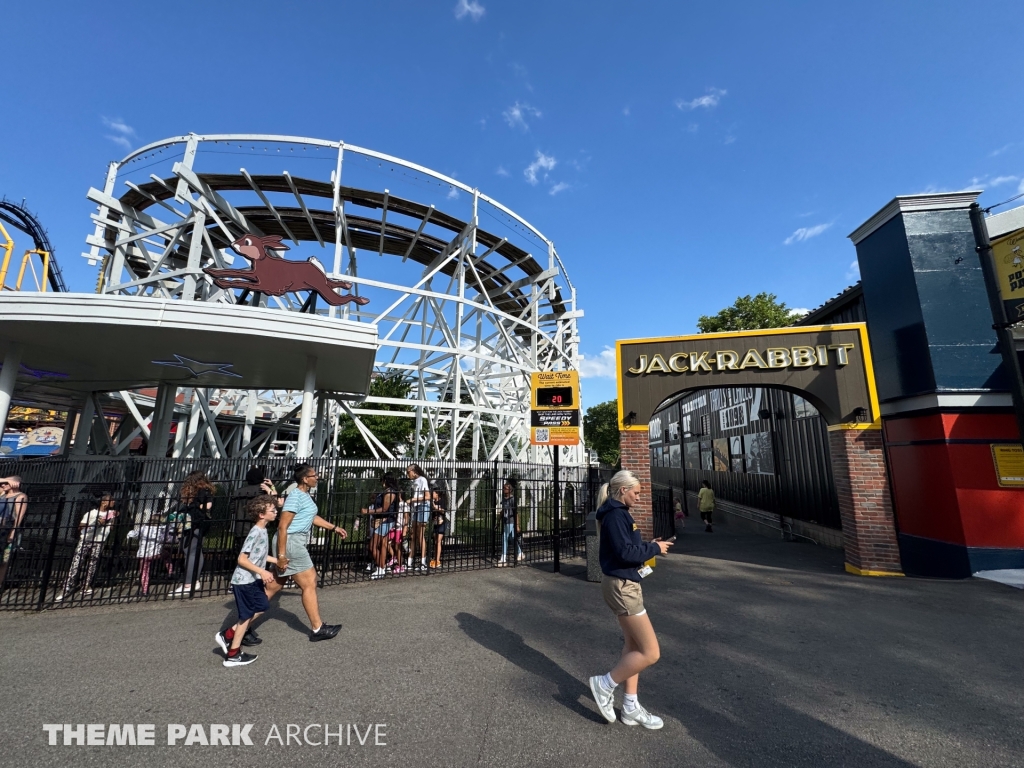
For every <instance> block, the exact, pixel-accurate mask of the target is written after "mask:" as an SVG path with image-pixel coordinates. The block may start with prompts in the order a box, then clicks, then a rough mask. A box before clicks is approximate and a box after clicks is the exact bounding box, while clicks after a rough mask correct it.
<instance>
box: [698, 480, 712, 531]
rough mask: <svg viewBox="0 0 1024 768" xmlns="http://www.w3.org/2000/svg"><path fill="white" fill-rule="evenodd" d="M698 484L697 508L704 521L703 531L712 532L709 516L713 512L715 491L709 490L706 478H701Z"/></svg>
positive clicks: (709, 485) (709, 486)
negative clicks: (699, 486)
mask: <svg viewBox="0 0 1024 768" xmlns="http://www.w3.org/2000/svg"><path fill="white" fill-rule="evenodd" d="M700 485H701V489H700V490H699V491H697V509H698V511H699V512H700V519H701V520H703V521H704V526H705V528H704V533H714V532H715V531H714V529H713V528H712V527H711V525H712V521H711V516H712V515H713V514H714V512H715V492H714V491H713V490H711V483H709V482H708V481H707V480H702V481H701V484H700Z"/></svg>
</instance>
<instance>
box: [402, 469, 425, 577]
mask: <svg viewBox="0 0 1024 768" xmlns="http://www.w3.org/2000/svg"><path fill="white" fill-rule="evenodd" d="M405 473H406V476H407V477H408V478H409V479H410V480H412V499H411V500H410V503H411V505H412V535H411V537H410V540H409V562H408V564H407V567H408V568H409V570H410V571H411V570H413V561H414V560H415V559H416V546H417V544H418V545H419V549H420V562H419V565H417V566H416V569H417V570H420V571H426V570H427V534H426V530H427V523H429V522H430V516H431V513H430V481H429V480H427V476H426V474H425V473H424V472H423V469H422V467H420V465H419V464H410V465H409V467H408V469H406V471H405Z"/></svg>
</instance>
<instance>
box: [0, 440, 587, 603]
mask: <svg viewBox="0 0 1024 768" xmlns="http://www.w3.org/2000/svg"><path fill="white" fill-rule="evenodd" d="M310 463H311V464H312V465H313V466H315V467H316V469H317V471H318V474H319V477H320V483H319V486H318V488H317V491H316V494H315V500H316V503H317V507H318V510H319V514H320V516H321V517H323V518H325V519H327V520H329V521H330V522H331V523H334V524H335V525H339V526H341V527H343V528H345V529H346V531H347V532H348V537H347V538H346V539H344V540H343V539H341V537H339V536H337V535H334V534H331V533H328V532H326V531H324V530H323V529H319V528H314V529H313V531H312V533H311V538H310V543H309V552H310V555H311V556H312V558H313V562H314V565H315V567H316V569H317V575H318V578H319V583H320V584H321V585H333V584H342V583H348V582H355V581H362V580H364V579H365V580H369V578H370V575H371V574H370V571H371V570H372V568H371V567H369V566H370V563H371V556H370V553H369V541H370V538H371V535H370V534H371V533H372V522H371V519H370V518H369V517H368V516H367V514H366V513H365V510H366V509H367V508H368V507H369V506H370V504H371V500H372V498H373V497H374V495H375V494H377V493H378V492H380V490H381V483H380V479H381V477H382V475H383V474H384V473H385V472H389V473H391V474H392V475H393V476H394V477H395V478H396V479H397V480H398V481H399V486H398V487H399V490H400V492H401V494H402V498H403V499H404V500H408V499H409V498H410V497H411V487H412V483H411V481H409V480H407V479H406V475H405V469H406V466H407V462H397V461H395V462H390V461H356V460H321V461H316V460H314V461H311V462H310ZM419 463H420V465H421V466H422V467H423V469H424V470H425V472H426V474H427V476H428V478H429V479H430V482H431V484H432V486H434V487H436V488H439V489H440V490H442V491H443V492H444V493H445V495H446V496H447V498H448V504H447V510H448V515H447V516H448V520H449V523H448V527H447V534H446V535H445V536H444V537H443V539H442V551H441V557H440V560H439V562H438V563H437V567H435V568H429V569H427V570H421V569H419V568H418V567H416V566H418V564H419V560H420V557H421V553H420V551H419V546H418V541H415V542H414V541H410V539H411V538H412V536H411V532H412V531H411V530H410V528H411V526H409V525H408V523H410V522H411V520H410V517H409V516H408V515H406V517H405V522H406V524H407V525H406V535H405V537H404V539H403V540H402V543H401V544H400V545H399V544H397V543H396V550H397V551H396V554H397V555H398V556H397V557H395V558H394V562H393V563H392V567H391V568H390V569H389V571H388V574H387V576H386V578H408V577H412V576H418V575H422V574H427V573H444V572H452V571H462V570H469V569H479V568H490V567H494V566H496V565H498V564H499V563H500V562H501V561H502V560H503V559H504V560H505V564H507V565H509V566H517V565H524V564H530V563H539V562H546V561H554V560H555V558H556V549H557V551H558V553H559V554H560V556H561V558H571V557H576V556H582V555H583V554H585V542H584V536H585V533H584V523H585V518H586V514H587V512H589V511H590V510H591V509H592V508H593V500H594V499H595V498H596V495H597V490H598V487H599V485H600V482H602V481H603V480H606V479H607V478H603V479H602V476H603V474H606V473H602V472H601V471H600V470H597V469H591V468H587V467H562V468H561V469H560V470H559V477H558V482H557V484H556V482H555V477H554V473H553V469H552V467H551V466H550V465H538V464H517V463H507V462H486V463H483V462H430V461H421V462H419ZM293 464H294V462H293V461H287V460H262V461H261V462H260V466H261V467H262V468H263V470H264V471H265V473H266V475H267V477H268V478H270V480H271V481H272V482H273V483H274V485H275V487H276V489H277V490H278V491H279V492H282V493H284V492H286V491H287V490H288V487H289V486H290V485H291V467H292V465H293ZM251 466H252V463H251V462H248V461H238V460H231V459H228V460H219V459H187V460H181V459H155V458H154V459H149V458H138V457H136V458H126V459H111V458H109V457H88V458H81V457H76V458H68V459H64V458H52V459H51V458H47V459H38V460H21V461H13V460H8V461H0V476H6V475H12V474H17V475H20V476H21V478H22V490H23V491H25V492H26V493H27V495H28V499H29V501H28V507H27V512H26V514H25V516H24V519H23V520H22V523H21V525H20V526H19V527H18V529H17V531H16V533H15V539H14V547H13V550H12V552H11V555H10V559H9V562H8V564H7V565H8V568H7V572H6V575H5V578H4V581H3V583H2V584H0V610H42V609H44V608H56V607H65V606H80V605H101V604H114V603H124V602H138V601H155V600H171V599H188V598H190V597H193V596H200V597H202V596H208V595H218V594H226V593H227V592H228V590H229V586H230V580H231V574H232V572H233V571H234V568H235V565H236V561H237V557H238V552H239V549H240V547H241V544H242V541H243V540H244V537H245V535H246V533H247V531H248V527H249V525H250V524H249V523H248V521H247V520H246V519H245V518H244V516H243V513H242V509H243V508H244V504H245V502H246V501H247V500H248V498H249V496H247V495H246V491H245V490H244V486H245V485H246V480H245V476H246V473H247V471H248V470H249V469H250V468H251ZM195 470H202V471H203V472H205V473H206V475H207V477H208V478H209V479H210V481H211V482H212V483H213V484H214V486H215V488H216V491H215V494H214V497H213V507H212V510H211V518H212V519H211V520H210V522H209V524H208V525H207V526H206V530H205V531H204V532H203V533H202V535H196V534H195V533H192V534H189V533H187V532H183V529H184V528H185V526H186V525H187V524H188V521H185V520H183V515H182V514H181V510H182V508H183V506H184V504H183V500H182V499H181V495H180V492H181V484H182V480H183V479H184V478H185V476H186V475H187V474H189V473H190V472H193V471H195ZM510 478H511V479H514V480H515V481H516V482H515V498H516V502H517V505H516V506H517V515H516V516H517V519H518V523H519V525H518V527H519V535H518V536H515V535H512V536H509V537H506V536H505V530H506V526H505V525H504V524H503V521H502V516H501V496H502V486H503V484H504V482H505V481H506V480H507V479H510ZM556 485H557V488H558V495H557V497H556V495H555V494H556V491H555V488H556ZM104 495H109V497H110V500H109V501H108V502H106V505H102V504H101V501H100V500H101V498H102V497H103V496H104ZM103 506H106V507H109V510H108V509H103V508H102V507H103ZM556 509H557V510H558V514H557V515H556V512H555V510H556ZM110 510H112V511H113V512H115V513H116V515H110ZM401 511H402V512H403V513H404V512H406V511H407V509H406V507H405V506H404V505H403V506H402V508H401ZM108 517H109V520H108V519H107V518H108ZM153 526H158V527H159V528H160V529H161V531H162V533H161V534H160V536H161V538H160V540H159V541H157V540H156V539H155V538H154V536H153ZM274 527H275V526H274V524H271V526H269V528H270V533H271V536H273V532H274V531H273V529H274ZM417 538H418V537H417ZM196 539H198V541H196ZM425 539H426V545H427V547H426V549H427V552H426V553H425V559H426V560H427V561H428V562H429V561H432V560H436V559H437V558H436V540H435V537H434V534H433V525H432V524H428V525H427V526H426V529H425ZM410 546H412V547H414V548H415V549H416V550H417V551H416V553H415V558H414V560H413V565H414V568H408V567H406V566H407V565H408V563H409V558H410V555H411V553H410V551H409V549H408V548H409V547H410ZM197 547H199V549H198V550H197V549H196V548H197ZM398 547H401V549H400V550H399V549H398ZM503 553H506V556H505V557H504V558H503ZM520 553H521V556H520ZM196 565H198V566H199V567H198V568H196ZM193 587H194V588H193Z"/></svg>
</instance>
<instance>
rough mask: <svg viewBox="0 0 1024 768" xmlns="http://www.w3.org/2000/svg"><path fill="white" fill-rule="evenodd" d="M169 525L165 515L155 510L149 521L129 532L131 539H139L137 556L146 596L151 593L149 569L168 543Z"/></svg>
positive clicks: (141, 582)
mask: <svg viewBox="0 0 1024 768" xmlns="http://www.w3.org/2000/svg"><path fill="white" fill-rule="evenodd" d="M168 526H169V524H168V523H167V521H166V519H165V518H164V517H163V515H161V514H159V513H157V512H154V513H153V514H152V515H150V517H149V522H147V523H146V524H144V525H140V526H137V527H136V528H134V529H133V530H131V531H129V532H128V538H129V539H138V540H139V548H138V549H137V550H136V551H135V557H137V558H138V560H139V586H140V588H141V591H142V594H143V595H144V596H145V595H148V594H149V571H150V568H151V567H152V565H153V561H154V560H156V559H158V558H160V556H161V555H162V554H163V551H164V545H165V544H166V543H167V536H168Z"/></svg>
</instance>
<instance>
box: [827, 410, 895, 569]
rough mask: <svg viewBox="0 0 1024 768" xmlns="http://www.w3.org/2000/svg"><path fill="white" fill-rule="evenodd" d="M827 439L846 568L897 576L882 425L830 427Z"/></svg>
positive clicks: (893, 521)
mask: <svg viewBox="0 0 1024 768" xmlns="http://www.w3.org/2000/svg"><path fill="white" fill-rule="evenodd" d="M828 443H829V449H830V451H831V453H832V476H833V478H834V479H835V484H836V495H837V496H838V497H839V514H840V517H841V518H842V522H843V548H844V549H845V550H846V570H847V571H849V572H850V573H855V574H857V575H858V576H902V575H903V568H902V566H901V565H900V550H899V546H898V545H897V543H896V523H895V519H894V518H893V513H892V496H891V495H890V493H889V478H888V475H887V474H886V471H885V451H884V449H883V447H882V430H880V429H835V428H833V429H830V430H829V433H828Z"/></svg>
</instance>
